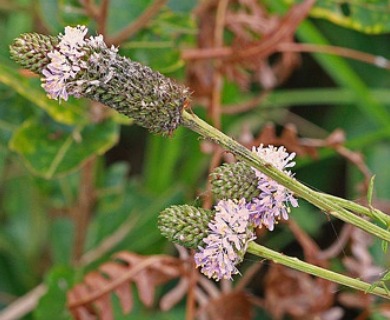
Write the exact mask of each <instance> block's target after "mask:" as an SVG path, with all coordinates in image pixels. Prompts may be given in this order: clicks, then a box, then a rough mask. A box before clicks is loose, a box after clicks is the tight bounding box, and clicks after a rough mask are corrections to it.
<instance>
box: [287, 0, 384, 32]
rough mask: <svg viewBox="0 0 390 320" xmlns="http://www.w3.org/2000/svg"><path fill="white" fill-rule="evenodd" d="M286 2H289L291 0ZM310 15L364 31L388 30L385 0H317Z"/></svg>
mask: <svg viewBox="0 0 390 320" xmlns="http://www.w3.org/2000/svg"><path fill="white" fill-rule="evenodd" d="M288 2H289V3H291V0H290V1H288ZM294 2H295V3H298V2H300V1H297V0H295V1H294ZM310 15H311V16H313V17H316V18H323V19H327V20H329V21H331V22H333V23H335V24H338V25H341V26H343V27H346V28H350V29H354V30H357V31H361V32H365V33H370V34H378V33H385V32H389V31H390V6H389V2H388V1H387V0H341V1H335V0H318V1H317V2H316V4H315V6H314V7H313V9H312V10H311V11H310Z"/></svg>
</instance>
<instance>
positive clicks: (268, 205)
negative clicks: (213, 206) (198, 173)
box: [210, 145, 298, 231]
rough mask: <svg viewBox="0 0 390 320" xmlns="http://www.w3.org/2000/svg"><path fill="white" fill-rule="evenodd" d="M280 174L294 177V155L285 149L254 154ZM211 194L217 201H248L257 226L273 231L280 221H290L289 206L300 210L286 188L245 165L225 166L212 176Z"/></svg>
mask: <svg viewBox="0 0 390 320" xmlns="http://www.w3.org/2000/svg"><path fill="white" fill-rule="evenodd" d="M252 151H253V152H255V153H256V154H257V155H258V156H259V157H261V158H262V159H263V160H265V161H266V162H268V163H270V164H271V165H273V166H274V167H276V168H277V169H278V170H280V171H282V172H284V173H285V174H287V175H289V176H292V173H291V171H289V170H287V168H290V167H292V166H294V165H295V162H293V161H292V160H293V159H294V157H295V154H294V153H292V154H289V153H288V152H286V149H285V148H284V147H279V148H276V147H274V146H268V147H264V146H263V145H261V146H260V147H258V148H253V150H252ZM210 180H211V185H212V192H213V193H214V195H215V196H216V198H217V199H241V198H244V199H245V200H246V201H247V206H248V209H249V210H250V211H251V219H252V223H253V225H254V226H257V227H262V226H265V227H266V228H267V229H269V230H271V231H272V230H273V229H274V226H275V224H276V223H277V222H278V221H279V220H287V219H288V215H289V212H290V208H289V205H291V206H293V207H297V206H298V202H297V200H296V199H295V198H294V196H293V194H292V193H291V192H290V191H289V190H288V189H287V188H285V187H284V186H282V185H280V184H278V183H277V182H276V181H274V180H272V179H271V178H269V177H268V176H267V175H265V174H263V173H261V172H260V171H258V170H257V169H255V168H252V167H250V166H248V165H247V164H245V163H244V162H237V163H233V164H224V165H222V166H220V167H218V168H216V169H215V170H214V171H213V172H212V173H211V174H210Z"/></svg>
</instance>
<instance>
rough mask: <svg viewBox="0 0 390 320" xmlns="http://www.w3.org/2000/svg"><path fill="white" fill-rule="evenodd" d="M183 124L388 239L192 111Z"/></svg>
mask: <svg viewBox="0 0 390 320" xmlns="http://www.w3.org/2000/svg"><path fill="white" fill-rule="evenodd" d="M183 125H184V126H185V127H187V128H189V129H191V130H192V131H195V132H197V133H198V134H200V135H201V136H203V137H204V138H206V139H210V140H212V141H214V142H215V143H217V144H219V145H221V146H222V147H224V148H225V149H226V150H228V151H230V152H232V153H233V154H234V155H236V157H237V158H238V159H240V160H243V161H245V162H246V163H247V164H248V165H250V166H252V167H254V168H256V169H257V170H259V171H260V172H262V173H264V174H266V175H267V176H269V177H270V178H272V179H273V180H275V181H276V182H278V183H280V184H281V185H283V186H284V187H286V188H287V189H289V190H291V191H292V192H294V193H295V195H297V196H298V197H300V198H303V199H305V200H307V201H308V202H310V203H312V204H313V205H315V206H316V207H318V208H320V209H321V210H323V211H324V212H326V213H329V214H331V215H333V216H335V217H336V218H339V219H341V220H343V221H345V222H347V223H350V224H352V225H354V226H356V227H358V228H360V229H363V230H365V231H366V232H368V233H370V234H373V235H374V236H376V237H378V238H380V239H383V240H386V241H390V232H388V231H387V230H384V229H382V228H381V227H378V226H376V225H374V224H372V223H370V222H369V221H367V220H364V219H363V218H361V217H359V216H356V215H354V214H353V213H352V212H350V211H348V210H346V209H344V208H343V207H342V206H340V205H339V204H337V203H336V202H335V201H333V200H331V199H328V198H327V197H324V195H323V193H320V192H316V191H314V190H312V189H310V188H308V187H306V186H305V185H303V184H302V183H300V182H299V181H297V180H295V179H293V178H291V177H290V176H288V175H286V174H285V173H284V172H282V171H280V170H278V169H277V168H275V167H274V166H272V165H271V164H270V163H267V162H266V161H265V160H264V159H261V158H259V157H258V156H257V155H256V154H255V153H254V152H251V151H250V150H248V149H247V148H245V147H244V146H242V145H241V144H239V143H238V142H237V141H235V140H233V139H232V138H230V137H228V136H226V135H225V134H224V133H222V132H221V131H219V130H217V129H216V128H214V127H212V126H210V125H209V124H208V123H206V122H205V121H203V120H202V119H200V118H199V117H197V116H196V115H195V114H193V113H188V112H186V111H184V112H183Z"/></svg>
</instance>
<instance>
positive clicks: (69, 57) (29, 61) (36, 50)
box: [10, 26, 190, 134]
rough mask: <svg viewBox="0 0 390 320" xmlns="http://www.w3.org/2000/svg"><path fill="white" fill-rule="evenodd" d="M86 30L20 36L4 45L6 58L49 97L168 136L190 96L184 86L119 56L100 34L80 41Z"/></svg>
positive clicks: (73, 28)
mask: <svg viewBox="0 0 390 320" xmlns="http://www.w3.org/2000/svg"><path fill="white" fill-rule="evenodd" d="M87 31H88V29H87V28H86V27H84V26H77V27H66V28H65V33H64V35H59V36H58V37H50V36H44V35H39V34H35V33H33V34H25V35H22V36H21V37H20V38H18V39H16V40H15V41H14V43H13V44H12V45H11V46H10V52H11V57H12V58H13V59H14V60H15V61H16V62H17V63H19V64H20V65H21V66H22V67H24V68H27V69H29V70H31V71H33V72H36V73H39V74H41V75H42V76H43V77H42V82H43V85H42V86H43V88H44V89H45V90H46V92H47V94H48V96H49V97H50V98H52V99H58V100H67V99H68V97H69V96H75V97H76V98H80V97H84V98H88V99H91V100H95V101H99V102H101V103H103V104H105V105H107V106H109V107H111V108H113V109H115V110H116V111H118V112H120V113H122V114H124V115H126V116H128V117H131V118H133V119H134V121H135V122H136V123H137V124H139V125H140V126H143V127H145V128H147V129H148V130H149V131H151V132H154V133H160V134H171V133H172V132H173V131H174V130H175V129H176V128H177V127H178V126H179V125H181V124H182V122H183V118H182V112H183V109H184V107H185V105H186V104H187V103H188V100H189V96H190V94H189V91H188V89H187V88H186V87H184V86H181V85H178V84H176V83H174V82H173V81H172V80H171V79H169V78H167V77H165V76H163V75H162V74H160V73H158V72H156V71H153V70H152V69H150V68H149V67H146V66H143V65H141V64H140V63H138V62H134V61H131V60H130V59H127V58H124V57H121V56H120V55H118V49H117V48H115V47H110V48H109V47H107V45H106V44H105V43H104V41H103V37H102V36H101V35H99V36H96V37H90V38H85V36H86V34H87Z"/></svg>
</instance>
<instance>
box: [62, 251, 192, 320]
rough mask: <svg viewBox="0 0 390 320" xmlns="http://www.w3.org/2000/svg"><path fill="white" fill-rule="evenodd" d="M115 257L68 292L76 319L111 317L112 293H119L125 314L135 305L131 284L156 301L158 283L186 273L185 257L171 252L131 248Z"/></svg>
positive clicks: (144, 300) (147, 302)
mask: <svg viewBox="0 0 390 320" xmlns="http://www.w3.org/2000/svg"><path fill="white" fill-rule="evenodd" d="M114 259H115V260H114V261H110V262H107V263H104V264H103V265H101V266H100V267H99V269H98V271H92V272H90V273H88V274H87V275H86V276H85V277H84V281H83V282H82V283H80V284H78V285H76V286H75V287H74V288H72V289H71V290H70V291H69V292H68V308H69V310H70V312H71V313H72V315H73V317H74V319H77V320H90V319H102V320H111V319H114V318H113V310H112V305H111V296H110V295H111V294H113V293H114V294H115V295H116V296H117V297H118V299H119V302H120V305H121V307H122V310H123V312H124V313H125V314H128V313H130V311H131V310H132V307H133V297H132V293H131V288H130V285H131V284H132V283H134V284H135V285H136V287H137V291H138V295H139V299H140V301H141V302H142V303H143V304H144V305H145V306H148V307H151V306H152V305H153V301H154V293H155V289H156V287H157V286H159V285H161V284H164V283H166V282H168V281H170V280H172V279H174V278H178V277H181V276H185V268H184V264H183V261H182V260H180V259H177V258H173V257H168V256H151V257H144V256H140V255H137V254H135V253H130V252H125V251H123V252H119V253H117V254H116V255H115V256H114Z"/></svg>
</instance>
